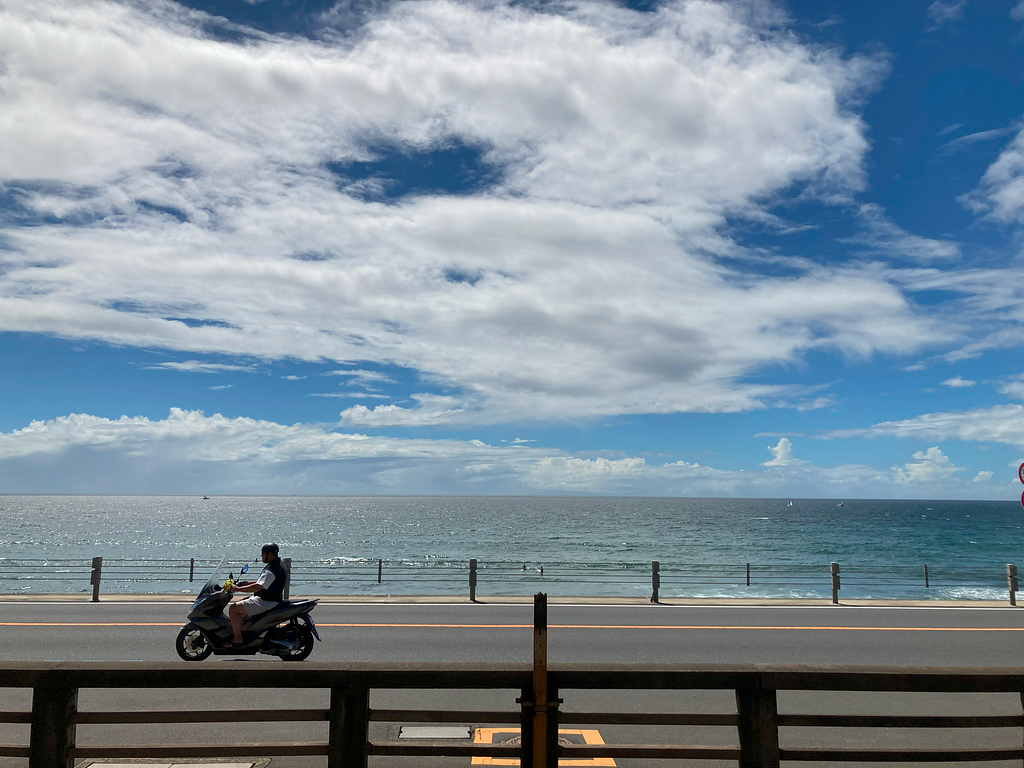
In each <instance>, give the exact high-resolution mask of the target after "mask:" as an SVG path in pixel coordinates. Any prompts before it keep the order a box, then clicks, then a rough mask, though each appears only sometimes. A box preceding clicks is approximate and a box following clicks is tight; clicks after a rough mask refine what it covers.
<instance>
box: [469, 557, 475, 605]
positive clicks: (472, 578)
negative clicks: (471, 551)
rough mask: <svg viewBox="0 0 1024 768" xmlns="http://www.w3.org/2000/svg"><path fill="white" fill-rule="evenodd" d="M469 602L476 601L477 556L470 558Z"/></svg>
mask: <svg viewBox="0 0 1024 768" xmlns="http://www.w3.org/2000/svg"><path fill="white" fill-rule="evenodd" d="M469 602H471V603H475V602H476V558H475V557H473V558H470V560H469Z"/></svg>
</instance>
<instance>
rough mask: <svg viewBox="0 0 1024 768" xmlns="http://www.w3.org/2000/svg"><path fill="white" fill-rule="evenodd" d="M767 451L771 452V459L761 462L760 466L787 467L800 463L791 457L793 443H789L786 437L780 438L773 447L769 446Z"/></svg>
mask: <svg viewBox="0 0 1024 768" xmlns="http://www.w3.org/2000/svg"><path fill="white" fill-rule="evenodd" d="M768 450H769V451H771V454H772V458H770V459H769V460H768V461H765V462H762V464H761V466H764V467H788V466H792V465H793V464H801V463H802V462H801V461H800V459H798V458H796V457H795V456H793V443H791V442H790V440H789V438H788V437H780V438H779V442H778V444H777V445H774V446H771V445H769V446H768Z"/></svg>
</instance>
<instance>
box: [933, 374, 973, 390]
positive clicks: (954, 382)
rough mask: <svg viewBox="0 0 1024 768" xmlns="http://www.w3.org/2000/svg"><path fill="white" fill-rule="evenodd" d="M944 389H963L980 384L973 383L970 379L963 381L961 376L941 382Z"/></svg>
mask: <svg viewBox="0 0 1024 768" xmlns="http://www.w3.org/2000/svg"><path fill="white" fill-rule="evenodd" d="M940 383H941V385H942V386H944V387H950V388H951V389H962V388H963V387H973V386H974V385H975V384H977V383H978V382H976V381H971V380H970V379H963V378H961V377H959V376H954V377H953V378H951V379H946V380H945V381H943V382H940Z"/></svg>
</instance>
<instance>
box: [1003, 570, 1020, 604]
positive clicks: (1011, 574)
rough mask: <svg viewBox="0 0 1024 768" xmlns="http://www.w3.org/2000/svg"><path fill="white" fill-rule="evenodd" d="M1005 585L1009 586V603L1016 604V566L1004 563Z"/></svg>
mask: <svg viewBox="0 0 1024 768" xmlns="http://www.w3.org/2000/svg"><path fill="white" fill-rule="evenodd" d="M1006 586H1007V587H1009V588H1010V605H1016V604H1017V587H1018V584H1017V566H1016V565H1014V564H1013V563H1007V564H1006Z"/></svg>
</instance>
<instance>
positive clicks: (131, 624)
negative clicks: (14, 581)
mask: <svg viewBox="0 0 1024 768" xmlns="http://www.w3.org/2000/svg"><path fill="white" fill-rule="evenodd" d="M180 626H182V623H181V622H158V621H144V622H128V621H78V622H75V621H69V622H60V621H53V622H51V621H0V627H180ZM317 626H318V627H343V628H348V629H374V628H379V629H387V628H399V629H401V628H408V629H532V628H533V625H532V624H398V623H394V624H391V623H352V624H334V623H326V622H325V623H317ZM548 629H692V630H699V629H744V630H751V629H764V630H775V631H792V630H812V631H819V632H824V631H838V632H1024V627H808V626H795V627H794V626H764V625H749V626H739V625H736V624H719V625H713V624H693V625H683V624H550V625H549V626H548Z"/></svg>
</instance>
